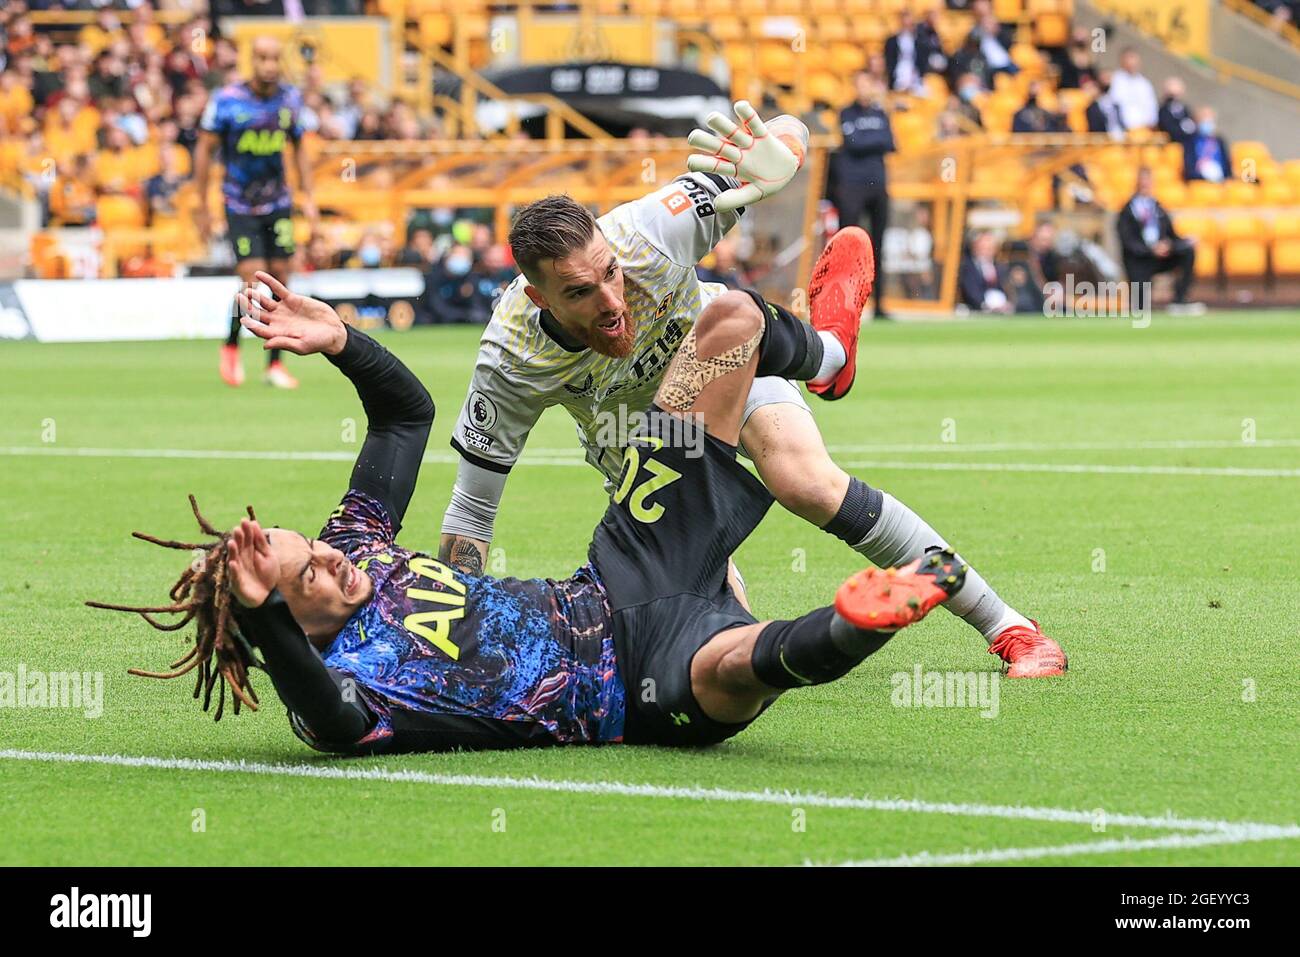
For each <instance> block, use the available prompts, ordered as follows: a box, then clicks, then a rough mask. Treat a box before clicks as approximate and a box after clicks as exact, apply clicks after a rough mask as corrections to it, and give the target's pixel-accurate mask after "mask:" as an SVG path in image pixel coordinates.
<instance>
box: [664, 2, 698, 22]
mask: <svg viewBox="0 0 1300 957" xmlns="http://www.w3.org/2000/svg"><path fill="white" fill-rule="evenodd" d="M665 13H666V15H667V16H669V17H671V18H672V19H674V20H699V19H700V16H701V14H700V0H668V3H667V6H666V9H665Z"/></svg>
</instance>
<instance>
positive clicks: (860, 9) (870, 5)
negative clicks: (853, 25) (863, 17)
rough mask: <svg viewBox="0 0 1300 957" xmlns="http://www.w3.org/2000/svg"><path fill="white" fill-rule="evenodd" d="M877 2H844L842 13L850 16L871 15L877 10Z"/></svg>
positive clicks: (868, 0)
mask: <svg viewBox="0 0 1300 957" xmlns="http://www.w3.org/2000/svg"><path fill="white" fill-rule="evenodd" d="M879 7H880V4H879V3H878V0H844V12H845V13H850V14H871V13H875V12H876V10H877V9H879Z"/></svg>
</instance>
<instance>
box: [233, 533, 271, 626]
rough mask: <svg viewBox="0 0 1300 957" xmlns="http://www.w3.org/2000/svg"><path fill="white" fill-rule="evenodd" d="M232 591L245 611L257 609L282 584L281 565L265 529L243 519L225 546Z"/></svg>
mask: <svg viewBox="0 0 1300 957" xmlns="http://www.w3.org/2000/svg"><path fill="white" fill-rule="evenodd" d="M226 552H227V554H228V555H229V562H228V563H227V565H226V569H227V571H228V572H229V581H230V590H231V592H232V593H233V594H234V596H235V599H236V600H237V601H238V602H239V603H240V604H241V605H243V606H244V607H245V608H258V607H260V606H261V605H262V603H263V602H265V601H266V598H267V596H268V595H270V594H271V590H272V589H273V588H275V586H276V584H277V583H278V582H279V581H280V563H279V561H277V560H276V557H275V554H274V553H273V552H272V551H271V543H270V542H268V541H267V540H266V532H264V531H262V526H261V525H259V524H258V523H257V522H256V521H254V520H252V519H248V518H246V519H244V520H243V521H242V522H240V523H239V524H238V525H236V526H235V527H234V528H233V529H232V530H231V532H230V540H229V541H228V542H227V543H226Z"/></svg>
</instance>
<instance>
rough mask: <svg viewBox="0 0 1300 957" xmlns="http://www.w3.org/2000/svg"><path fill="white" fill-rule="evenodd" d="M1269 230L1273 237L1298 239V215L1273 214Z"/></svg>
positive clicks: (1299, 222)
mask: <svg viewBox="0 0 1300 957" xmlns="http://www.w3.org/2000/svg"><path fill="white" fill-rule="evenodd" d="M1269 231H1270V232H1271V233H1272V235H1273V238H1274V239H1300V216H1292V215H1290V214H1289V213H1283V214H1281V215H1279V216H1274V217H1273V221H1272V223H1271V224H1270V227H1269Z"/></svg>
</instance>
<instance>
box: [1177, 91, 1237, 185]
mask: <svg viewBox="0 0 1300 957" xmlns="http://www.w3.org/2000/svg"><path fill="white" fill-rule="evenodd" d="M1231 176H1232V154H1231V153H1230V152H1229V151H1228V143H1227V141H1226V140H1224V138H1223V137H1222V136H1220V135H1219V134H1218V126H1217V124H1216V123H1215V118H1214V110H1213V109H1211V108H1210V107H1208V106H1203V107H1201V108H1200V109H1199V110H1197V111H1196V132H1195V133H1194V134H1193V135H1192V136H1191V137H1190V138H1188V139H1187V140H1185V141H1184V142H1183V179H1185V180H1188V181H1191V180H1194V179H1203V180H1208V181H1209V182H1211V183H1222V182H1223V181H1224V180H1225V179H1228V178H1229V177H1231Z"/></svg>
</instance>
